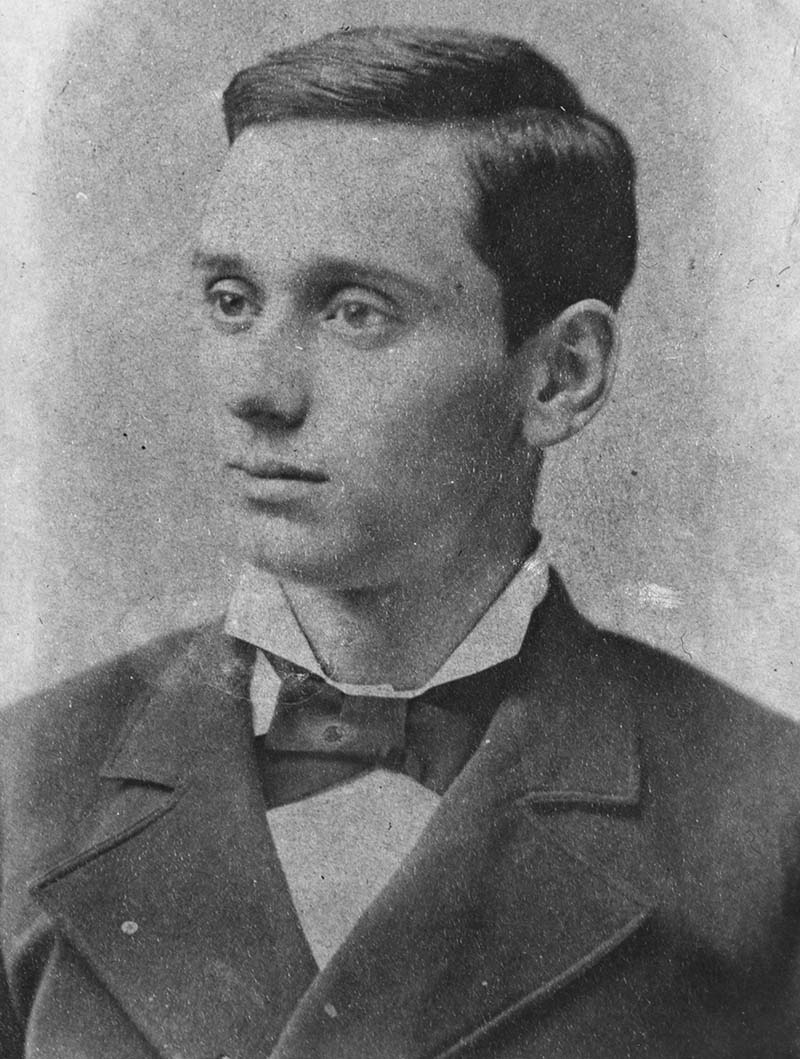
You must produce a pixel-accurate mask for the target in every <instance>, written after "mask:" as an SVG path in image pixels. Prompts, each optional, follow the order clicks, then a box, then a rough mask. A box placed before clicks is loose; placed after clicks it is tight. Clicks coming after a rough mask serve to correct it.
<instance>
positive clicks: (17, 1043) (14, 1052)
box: [0, 969, 25, 1059]
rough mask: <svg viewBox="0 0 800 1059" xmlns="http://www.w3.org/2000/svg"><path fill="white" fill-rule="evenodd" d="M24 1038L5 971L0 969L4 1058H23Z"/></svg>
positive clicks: (0, 1036) (0, 1042)
mask: <svg viewBox="0 0 800 1059" xmlns="http://www.w3.org/2000/svg"><path fill="white" fill-rule="evenodd" d="M24 1044H25V1042H24V1040H23V1034H22V1030H21V1028H20V1025H19V1022H18V1021H17V1016H16V1013H15V1011H14V1007H13V1004H12V1003H11V995H10V993H9V990H8V982H7V981H6V976H5V971H3V970H2V969H0V1055H2V1056H3V1057H4V1059H22V1057H23V1049H24Z"/></svg>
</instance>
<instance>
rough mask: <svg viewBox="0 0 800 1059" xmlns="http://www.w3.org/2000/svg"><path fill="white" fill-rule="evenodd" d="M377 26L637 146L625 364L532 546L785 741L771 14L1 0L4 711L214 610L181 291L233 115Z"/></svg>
mask: <svg viewBox="0 0 800 1059" xmlns="http://www.w3.org/2000/svg"><path fill="white" fill-rule="evenodd" d="M386 21H388V22H395V23H397V22H405V21H422V22H427V23H432V24H441V25H461V26H468V27H479V28H489V29H494V30H498V31H502V32H507V33H511V34H513V35H519V36H522V37H525V38H527V39H528V40H530V41H531V42H533V43H535V44H536V45H537V46H540V47H541V48H542V49H543V50H544V51H545V52H547V53H548V54H549V55H550V56H551V57H552V58H554V59H555V60H557V61H558V62H559V63H560V64H562V65H563V66H564V67H565V68H566V70H567V71H568V72H569V73H570V74H571V75H572V76H573V77H574V78H575V79H576V80H577V82H578V84H579V85H580V86H581V88H582V90H583V92H584V94H585V96H586V98H587V100H588V101H589V102H590V104H592V105H593V106H595V107H596V108H598V109H600V110H601V111H605V112H607V113H608V114H609V115H610V116H612V117H613V118H614V119H615V120H616V121H617V122H618V123H619V124H620V125H621V126H622V128H623V129H624V130H625V131H626V133H627V134H628V136H629V138H630V140H631V141H632V143H633V146H634V149H635V151H636V154H637V156H638V159H639V171H640V178H639V202H640V209H641V259H640V265H639V270H638V274H637V278H636V280H635V283H634V286H633V289H632V290H631V293H630V295H629V296H628V298H627V301H626V304H625V308H624V313H623V318H622V334H623V342H624V349H623V361H622V365H621V370H620V373H619V375H618V380H617V386H616V391H615V395H614V397H613V400H612V401H611V403H610V406H609V407H608V408H607V410H606V412H605V413H604V414H603V416H602V417H601V419H600V420H598V421H596V422H595V424H593V425H592V426H591V427H590V428H589V429H588V430H587V431H586V432H585V434H584V435H583V436H581V437H580V438H578V439H576V440H574V441H571V442H569V443H568V444H566V445H564V446H563V447H562V448H561V449H560V450H559V451H557V452H554V453H553V454H552V456H551V457H550V458H549V461H548V463H547V466H546V474H545V478H544V483H543V491H542V497H541V500H540V503H539V519H538V521H539V523H540V525H542V527H543V528H544V530H545V533H546V537H547V541H548V547H549V550H550V551H551V553H552V554H553V556H554V559H555V561H556V563H557V564H558V566H559V567H560V569H561V571H562V573H563V574H564V575H565V576H566V579H567V581H568V583H569V585H570V586H571V588H572V591H573V594H574V595H575V597H576V599H577V602H578V603H579V605H580V606H581V607H582V609H583V610H584V611H585V612H586V613H587V614H588V615H589V616H590V617H592V618H593V619H595V620H596V621H598V622H600V623H603V624H607V625H610V626H613V627H615V628H620V629H623V630H625V631H628V632H631V633H633V634H634V635H636V636H638V637H640V638H642V639H644V640H646V641H648V642H650V643H654V644H657V645H660V646H663V647H664V648H666V649H668V650H670V651H672V652H674V653H675V654H678V655H680V656H681V657H683V658H685V659H688V660H691V661H693V662H695V663H696V664H699V665H702V666H704V667H706V668H708V669H709V670H711V671H712V672H713V673H715V674H717V675H718V676H720V677H722V678H723V679H725V680H727V681H729V682H730V683H732V684H734V685H736V686H737V687H739V688H742V689H744V690H746V691H749V692H751V693H753V694H755V695H757V696H758V697H760V698H761V699H763V700H764V701H767V702H769V703H772V704H773V705H775V706H776V707H778V708H780V709H783V710H788V711H793V712H795V713H797V714H798V715H800V694H798V691H800V676H798V668H799V667H798V663H797V659H796V653H797V639H798V638H797V626H798V620H797V608H798V599H799V598H800V593H799V592H798V590H799V589H800V430H798V425H797V405H798V399H800V372H799V371H798V366H797V365H798V340H799V339H800V262H799V261H798V248H799V247H800V151H799V149H798V144H799V143H800V105H798V100H800V55H799V54H798V50H799V46H798V41H800V8H798V6H797V5H796V4H792V5H790V4H789V3H778V2H771V0H713V2H712V0H705V2H704V0H683V2H680V0H663V2H662V3H659V4H657V5H656V4H642V3H640V2H634V0H603V2H597V3H594V4H586V3H580V4H579V3H577V2H575V3H570V2H564V0H538V2H537V0H525V2H519V0H504V2H503V3H502V4H498V3H496V2H490V0H482V2H479V0H474V2H466V0H462V2H459V0H428V2H427V3H425V4H420V3H411V2H405V0H392V2H391V3H389V2H384V0H368V2H367V0H362V2H358V0H353V2H327V0H315V2H314V3H311V2H309V3H307V4H302V3H280V2H273V3H270V4H267V3H264V2H262V3H256V2H253V0H225V2H224V3H223V2H222V0H219V2H214V0H193V2H190V0H138V2H137V4H136V5H135V6H134V5H131V4H130V3H128V2H122V0H114V2H107V3H102V2H99V0H96V2H94V3H93V2H91V0H69V2H67V0H61V2H60V3H59V4H58V5H54V4H52V3H47V2H45V0H25V2H23V0H6V3H5V4H4V7H3V11H2V14H0V39H2V40H3V42H4V44H3V68H2V73H1V74H0V77H1V78H2V81H1V83H0V88H2V101H3V102H2V116H3V142H4V148H5V151H4V154H5V162H4V165H5V168H6V171H5V173H4V180H3V189H4V191H3V196H2V212H3V225H4V231H5V233H6V235H5V245H4V246H3V250H2V253H3V257H4V262H3V264H4V282H3V289H4V292H5V298H4V299H3V308H2V314H3V318H2V332H0V333H2V357H3V361H2V380H3V381H2V404H1V405H0V407H2V411H3V423H2V457H0V471H2V492H1V493H0V505H1V506H0V512H1V513H2V522H3V539H2V552H1V553H0V555H1V556H2V560H1V561H2V566H1V567H0V597H1V598H0V607H1V609H2V613H0V636H1V637H2V645H1V647H0V650H1V652H2V660H3V671H2V677H1V678H0V701H8V700H10V699H12V698H14V697H16V696H17V695H19V694H21V693H23V692H26V691H28V690H30V689H33V688H36V687H39V686H41V685H43V684H45V683H50V682H52V681H54V680H57V679H59V678H61V677H63V676H65V675H68V674H70V673H72V672H75V671H76V670H77V669H79V668H81V667H82V666H85V665H86V664H89V663H92V662H94V661H96V660H98V659H101V658H103V657H105V656H107V655H109V654H113V653H115V652H117V651H120V650H124V649H126V648H128V647H130V646H133V645H135V644H137V643H139V642H141V641H143V640H144V639H146V638H148V637H150V636H152V635H155V634H157V633H159V632H161V631H164V630H166V629H169V628H171V627H174V626H177V625H183V624H192V623H195V622H198V621H200V620H203V619H204V618H205V617H207V616H209V615H212V614H214V613H217V612H219V611H220V610H221V609H222V608H223V607H224V604H225V599H226V595H227V593H228V592H229V590H230V586H231V583H232V580H233V579H234V578H235V576H236V570H237V560H236V557H235V553H234V552H233V551H232V550H231V549H230V548H228V547H226V544H225V541H226V538H227V537H228V535H229V527H228V526H227V523H226V519H225V516H224V514H223V513H221V512H220V504H219V501H218V499H217V495H216V487H215V484H214V482H215V478H214V474H213V470H212V468H213V463H212V452H211V448H210V438H209V437H208V435H207V431H206V413H205V410H204V397H203V393H202V390H201V388H200V383H199V377H198V370H197V364H196V356H195V351H194V341H195V337H194V336H195V332H196V327H197V324H196V320H195V317H194V315H193V314H194V313H195V311H196V310H195V303H194V294H193V291H192V289H191V286H190V284H189V281H188V268H187V253H188V250H189V247H190V246H191V240H192V233H193V231H194V229H195V226H196V224H197V221H198V217H199V214H200V211H201V209H202V202H203V195H204V192H205V190H206V188H207V186H208V184H209V181H210V180H211V179H212V178H213V175H214V173H215V172H216V170H217V168H218V167H219V165H220V163H221V161H222V159H223V157H224V153H225V139H224V135H223V128H222V121H221V116H220V100H221V92H222V89H223V88H224V87H225V85H226V84H227V82H228V80H229V79H230V77H231V75H232V74H233V73H234V72H235V71H236V70H237V69H238V68H240V67H241V66H243V65H246V64H248V63H250V62H252V61H254V60H255V59H257V58H258V57H259V56H260V54H262V53H263V52H265V51H267V50H270V49H273V48H275V47H278V46H281V45H283V44H286V43H289V42H292V41H296V40H299V39H302V38H306V37H309V36H313V35H317V34H319V33H320V32H323V31H326V30H330V29H335V28H339V27H341V26H343V25H359V24H364V23H372V22H386Z"/></svg>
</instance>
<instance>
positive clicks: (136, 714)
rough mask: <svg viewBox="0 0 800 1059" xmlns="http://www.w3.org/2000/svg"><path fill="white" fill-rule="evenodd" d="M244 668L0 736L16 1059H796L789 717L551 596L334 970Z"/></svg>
mask: <svg viewBox="0 0 800 1059" xmlns="http://www.w3.org/2000/svg"><path fill="white" fill-rule="evenodd" d="M251 662H252V657H251V652H250V649H249V648H246V647H244V646H243V645H241V644H238V643H237V642H236V641H233V640H231V639H229V638H227V637H226V636H225V635H224V634H223V632H222V630H221V627H220V626H219V625H214V626H211V627H207V628H204V629H202V630H199V631H198V632H195V633H192V634H179V635H175V636H173V637H171V638H168V639H166V640H163V641H160V642H159V643H156V644H155V645H150V646H149V647H147V648H145V649H143V650H142V651H139V652H137V653H135V654H133V655H131V656H128V657H125V658H123V659H118V660H116V661H114V662H112V663H110V664H109V665H106V666H103V667H101V668H98V669H95V670H93V671H91V672H89V673H87V674H85V675H83V676H81V677H79V678H77V679H75V680H73V681H71V682H69V683H67V684H65V685H63V686H61V687H60V688H58V689H56V690H54V691H51V692H48V693H45V694H43V695H41V696H39V697H36V698H33V699H30V700H28V701H27V702H25V703H23V704H20V705H19V706H17V707H15V708H13V709H11V710H10V711H8V712H7V714H6V715H5V716H4V717H3V723H4V735H3V738H4V743H3V746H2V759H1V760H2V766H3V783H4V792H3V831H4V834H5V839H4V842H5V850H4V860H3V874H2V884H3V893H4V896H3V905H2V920H1V921H0V938H1V940H0V944H1V945H2V954H3V958H4V962H5V968H6V976H7V982H8V994H9V995H8V997H2V998H0V1022H2V1026H3V1032H5V1034H6V1039H5V1041H4V1042H0V1049H1V1048H2V1047H3V1046H4V1048H5V1050H3V1051H2V1055H3V1056H8V1057H16V1056H17V1055H20V1056H21V1055H23V1054H24V1055H26V1056H31V1057H34V1056H35V1057H37V1059H56V1057H58V1059H154V1057H156V1056H168V1057H171V1059H216V1057H219V1056H230V1057H231V1059H266V1057H268V1056H270V1057H273V1059H323V1057H324V1059H366V1057H374V1059H420V1057H423V1056H425V1057H437V1059H444V1057H445V1056H447V1057H454V1059H455V1057H459V1059H468V1057H469V1059H479V1057H480V1059H490V1057H491V1059H512V1057H513V1059H523V1057H524V1059H536V1057H540V1059H582V1057H585V1059H602V1057H609V1059H623V1057H627V1056H630V1057H637V1059H640V1057H665V1059H667V1057H669V1059H675V1057H678V1059H679V1057H686V1059H689V1057H691V1059H701V1057H720V1059H722V1057H725V1059H731V1057H741V1059H756V1057H764V1059H788V1057H800V729H798V727H797V726H796V725H795V724H793V723H792V722H791V721H789V720H787V719H785V718H781V717H779V716H778V715H774V714H771V713H769V712H766V711H764V710H762V709H760V708H759V707H757V706H755V705H754V704H752V703H750V702H748V701H747V700H745V699H743V698H742V697H740V696H739V695H738V694H736V693H734V692H733V691H731V690H729V689H728V688H725V687H723V686H721V685H720V684H718V683H716V682H715V681H713V680H712V679H710V678H709V677H708V676H705V675H704V674H702V673H700V672H698V671H696V670H694V669H692V668H690V667H688V666H686V665H684V664H682V663H680V662H678V661H676V660H675V659H673V658H670V657H667V656H665V655H663V654H661V653H659V652H656V651H653V650H651V649H649V648H647V647H644V646H642V645H641V644H638V643H634V642H632V641H630V640H628V639H625V638H623V637H620V636H616V635H612V634H609V633H606V632H601V631H599V630H597V629H596V628H594V627H593V626H591V625H590V624H589V623H588V622H586V621H585V620H583V619H582V618H581V617H580V616H579V615H578V614H577V613H576V612H575V610H574V609H573V607H572V605H571V604H570V602H569V600H568V599H567V597H566V594H565V593H564V592H563V589H562V588H561V587H560V586H559V584H558V582H557V580H556V582H555V587H554V588H552V589H551V591H550V593H549V595H548V597H547V599H546V600H545V602H544V603H543V604H542V606H541V607H540V608H539V609H538V610H537V612H536V614H535V616H534V620H533V622H532V625H531V629H530V631H529V634H528V638H527V640H526V643H525V645H524V647H523V649H522V652H521V653H520V656H519V658H518V659H517V661H516V662H515V663H514V664H513V665H512V666H511V667H510V673H509V680H508V684H507V687H506V690H505V693H504V694H503V696H502V700H501V702H500V703H499V706H498V710H497V713H496V716H495V719H494V721H493V722H492V725H491V728H490V730H489V732H488V736H487V739H486V741H485V744H484V745H482V746H481V748H480V749H479V751H478V752H477V753H476V755H475V756H474V757H473V758H472V760H471V761H470V762H469V764H468V765H467V767H466V768H465V769H464V771H463V772H462V773H461V775H460V776H459V777H458V779H457V780H456V781H455V783H454V784H453V786H452V787H451V788H450V789H449V791H448V792H447V794H446V796H445V797H444V799H443V801H442V803H441V805H440V807H439V809H438V810H437V813H436V815H435V816H434V818H433V820H432V822H431V824H430V826H429V827H428V829H427V830H426V832H425V834H424V835H423V838H422V839H421V841H420V843H419V844H418V846H417V847H416V848H415V849H414V851H413V852H412V854H411V855H410V856H409V858H408V859H407V861H406V862H405V863H404V865H403V866H402V868H401V870H400V871H399V872H398V873H397V874H396V875H395V876H394V877H393V879H392V880H391V881H390V883H389V884H388V886H387V887H386V889H385V890H384V891H383V892H382V893H381V895H380V896H379V898H378V899H377V901H376V902H375V903H374V904H373V906H372V907H371V908H370V909H369V910H368V911H367V912H366V914H365V915H364V916H363V917H362V919H361V921H360V922H359V924H358V926H357V927H356V929H355V930H354V932H353V934H352V935H351V936H350V937H349V938H348V940H347V941H346V943H345V944H344V946H343V947H342V948H341V949H340V950H339V952H338V953H337V954H336V956H335V957H334V959H333V960H332V962H331V963H330V964H329V965H328V967H327V968H326V969H325V971H324V972H322V973H319V974H318V973H317V972H316V967H315V965H314V962H313V959H312V956H311V954H310V952H309V949H308V946H307V944H306V942H305V939H304V937H303V934H302V932H301V929H300V927H299V925H298V922H297V918H296V916H295V913H294V910H293V907H292V903H291V899H290V896H289V893H288V890H287V886H286V882H285V880H284V878H283V875H282V872H281V869H280V866H279V863H278V861H277V858H276V855H275V851H274V849H273V847H272V844H271V839H270V835H269V833H268V830H267V827H266V824H265V817H264V811H263V803H262V796H261V791H260V786H259V780H258V777H257V773H256V768H255V762H254V757H253V751H252V733H251V727H250V710H249V703H248V700H247V694H246V690H247V684H248V673H249V668H250V665H251ZM0 992H3V990H2V989H0ZM15 1027H16V1029H15ZM0 1036H1V1035H0ZM23 1037H24V1038H25V1040H26V1041H27V1051H25V1046H23V1045H22V1043H21V1040H22V1038H23Z"/></svg>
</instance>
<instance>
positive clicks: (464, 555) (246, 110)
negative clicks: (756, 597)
mask: <svg viewBox="0 0 800 1059" xmlns="http://www.w3.org/2000/svg"><path fill="white" fill-rule="evenodd" d="M225 113H226V119H227V124H228V130H229V135H230V138H231V142H232V148H231V152H230V155H229V157H228V160H227V162H226V165H225V168H224V170H223V173H222V175H221V178H220V180H219V182H218V184H217V187H216V189H215V192H214V194H213V195H212V199H211V203H210V207H209V211H208V214H207V217H206V222H205V225H204V231H203V236H202V240H201V245H200V247H199V248H198V253H197V263H198V266H199V268H200V270H201V272H202V275H203V285H204V291H205V297H206V301H207V305H208V316H209V323H210V327H209V331H208V336H209V340H208V342H207V347H206V352H207V354H208V360H209V364H210V367H211V369H212V371H213V373H214V380H215V381H214V386H215V391H216V392H217V394H218V396H219V398H220V407H221V412H222V415H221V421H222V431H221V434H222V444H223V453H224V456H223V458H224V461H225V463H226V464H227V466H228V470H229V472H230V476H231V479H232V483H233V485H234V489H235V492H236V495H237V501H238V507H239V510H240V513H241V515H242V517H243V520H244V524H245V537H246V539H247V540H249V543H250V545H251V554H252V557H253V558H254V559H255V561H256V562H258V563H261V564H263V565H265V566H267V567H269V568H270V569H272V570H273V571H274V572H276V573H278V574H279V575H280V576H283V577H297V578H300V579H303V580H306V581H310V580H313V581H317V582H320V583H325V584H328V585H331V586H338V587H348V588H366V587H376V586H379V585H382V584H389V583H391V582H393V581H397V580H402V579H404V578H405V579H411V580H413V579H415V578H416V579H424V578H429V577H431V576H433V571H434V570H435V569H437V568H439V569H441V568H442V566H443V565H446V564H447V563H450V564H452V563H453V562H454V561H455V560H456V558H457V557H461V560H463V561H464V562H472V563H473V564H474V563H478V564H480V563H481V562H483V561H486V562H488V561H490V558H491V557H492V555H493V554H494V555H495V557H497V556H500V557H501V558H502V557H503V556H505V557H506V558H508V557H513V556H515V555H518V553H519V552H520V549H521V548H523V547H524V542H525V538H526V536H527V534H528V530H529V518H530V509H531V504H532V500H533V493H534V489H535V483H536V477H537V472H538V467H539V460H540V454H541V450H542V448H543V447H545V446H547V445H549V444H553V443H555V442H557V441H559V440H561V439H563V438H564V437H567V436H569V435H570V434H571V433H574V432H575V431H576V430H578V429H580V428H581V427H582V426H583V424H584V423H585V422H587V421H588V420H589V419H590V418H591V416H592V415H593V414H594V412H595V411H596V410H597V408H598V407H599V406H600V404H601V403H602V401H603V399H604V397H605V393H606V391H607V388H608V384H609V382H610V378H611V375H612V372H613V361H614V358H613V351H614V338H615V331H614V325H613V311H612V310H613V308H614V307H615V306H616V305H617V303H618V302H619V299H620V297H621V295H622V292H623V290H624V288H625V285H626V283H627V282H628V280H629V279H630V275H631V272H632V269H633V263H634V256H635V222H634V207H633V193H632V180H633V167H632V163H631V160H630V154H629V152H628V150H627V147H626V145H625V143H624V140H623V139H622V137H621V136H620V135H619V133H617V132H616V131H615V130H614V129H613V127H612V126H610V125H609V124H608V123H606V122H604V121H602V120H601V119H599V118H596V117H595V116H593V115H591V114H589V112H587V111H586V110H585V108H584V107H583V106H582V104H581V102H580V98H579V96H578V94H577V92H576V91H575V89H574V88H573V87H572V85H571V84H570V82H569V81H568V80H567V79H566V78H565V77H564V76H563V75H562V74H561V73H560V72H559V71H557V70H556V69H555V68H554V67H552V66H551V65H550V64H549V63H547V62H546V61H545V60H543V59H542V58H541V57H540V56H538V55H537V54H536V53H535V52H533V51H532V50H531V49H529V48H527V47H526V46H525V45H522V44H519V43H517V42H513V41H508V40H504V39H499V38H493V37H483V36H476V35H468V34H461V33H441V32H434V31H420V30H413V31H412V30H407V29H403V30H359V31H353V32H352V33H342V34H337V35H333V36H330V37H326V38H322V39H321V40H320V41H316V42H313V43H311V44H309V45H304V46H302V47H299V48H296V49H291V50H288V51H285V52H280V53H276V54H274V55H271V56H268V57H267V58H266V59H265V60H264V61H263V62H262V63H260V64H258V65H257V66H255V67H252V68H251V69H249V70H246V71H244V72H243V73H241V74H239V75H238V76H237V77H236V78H235V79H234V81H233V82H232V84H231V86H230V87H229V89H228V91H227V92H226V95H225ZM461 560H460V561H461Z"/></svg>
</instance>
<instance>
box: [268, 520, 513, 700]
mask: <svg viewBox="0 0 800 1059" xmlns="http://www.w3.org/2000/svg"><path fill="white" fill-rule="evenodd" d="M530 536H531V531H530V526H529V523H528V522H527V520H526V521H525V523H524V524H523V525H520V526H515V527H514V528H513V531H512V532H511V533H509V534H508V536H507V537H506V538H505V539H503V540H502V541H499V540H498V539H495V540H493V541H492V544H493V545H494V547H492V548H490V547H489V546H488V544H487V542H485V541H483V542H482V544H483V547H479V548H476V547H473V548H472V549H471V550H469V551H466V550H465V549H464V548H463V547H459V548H457V549H455V550H454V551H453V553H452V554H450V555H449V556H447V557H446V559H445V561H444V562H442V563H440V564H439V565H438V566H437V568H436V569H435V570H431V569H426V570H425V572H424V575H418V576H416V577H414V578H405V579H398V580H394V581H391V582H389V583H387V584H386V585H382V586H380V587H369V588H364V589H348V590H338V589H330V588H328V587H325V586H319V585H308V584H304V583H302V584H301V583H298V582H291V581H282V587H283V590H284V593H285V595H286V597H287V599H288V600H289V603H290V604H291V606H292V609H293V611H294V613H295V616H296V617H297V620H298V621H299V623H300V625H301V627H302V629H303V631H304V633H305V635H306V637H307V638H308V641H309V643H310V644H311V646H312V648H313V650H314V653H315V654H316V656H317V658H318V660H319V661H320V663H321V665H322V667H323V669H324V670H325V671H326V672H327V673H328V674H329V675H330V676H331V677H333V678H334V679H336V680H340V681H343V682H346V683H350V684H391V685H392V686H393V687H395V688H398V689H413V688H416V687H420V686H421V685H422V684H424V683H425V682H426V681H427V680H429V679H430V678H431V677H432V676H433V675H434V674H435V673H436V672H437V670H438V669H439V668H440V667H441V665H442V664H443V663H444V661H445V660H446V659H447V658H448V657H449V656H450V655H451V654H452V652H453V651H454V650H455V648H456V647H457V646H458V644H460V643H461V641H462V640H463V639H464V638H465V637H466V635H467V634H468V633H469V632H470V630H471V629H472V628H473V626H474V625H475V624H476V622H477V621H478V620H479V619H480V617H481V616H482V615H483V614H484V613H485V611H486V610H487V609H488V608H489V606H491V604H492V603H493V602H494V600H495V599H496V598H497V596H498V595H499V594H500V592H502V590H503V589H504V588H505V586H506V585H507V584H508V582H509V581H510V580H511V578H512V577H513V576H514V573H515V572H516V571H517V569H518V568H519V566H520V565H521V563H522V562H523V561H524V559H525V557H526V555H527V553H528V550H529V547H530Z"/></svg>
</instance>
